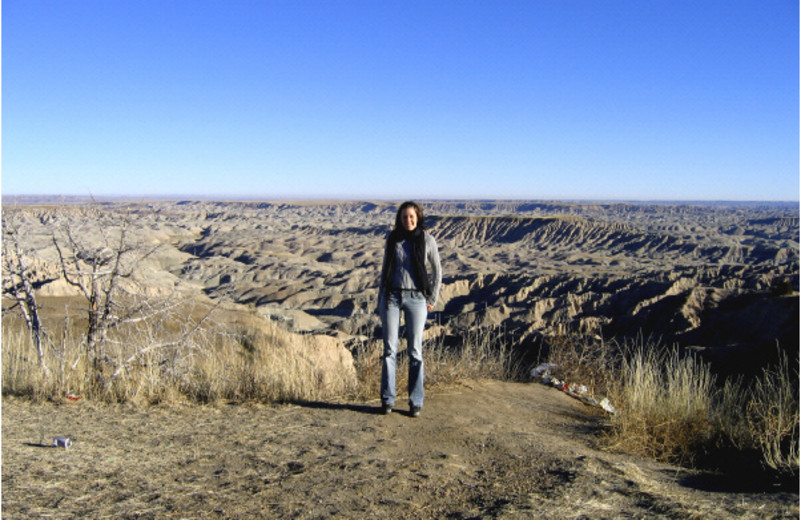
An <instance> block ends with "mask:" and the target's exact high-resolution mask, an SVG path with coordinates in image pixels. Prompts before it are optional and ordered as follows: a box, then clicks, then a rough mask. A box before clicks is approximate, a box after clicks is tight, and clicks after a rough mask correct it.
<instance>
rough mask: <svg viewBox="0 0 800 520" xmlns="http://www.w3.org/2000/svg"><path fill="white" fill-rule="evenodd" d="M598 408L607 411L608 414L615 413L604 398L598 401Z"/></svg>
mask: <svg viewBox="0 0 800 520" xmlns="http://www.w3.org/2000/svg"><path fill="white" fill-rule="evenodd" d="M600 408H602V409H603V410H605V411H607V412H608V413H617V410H616V408H614V407H613V406H612V405H611V402H610V401H609V400H608V397H604V398H603V400H602V401H600Z"/></svg>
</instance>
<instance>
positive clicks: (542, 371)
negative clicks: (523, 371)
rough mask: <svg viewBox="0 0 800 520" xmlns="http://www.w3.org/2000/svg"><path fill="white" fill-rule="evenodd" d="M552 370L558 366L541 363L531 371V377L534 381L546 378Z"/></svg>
mask: <svg viewBox="0 0 800 520" xmlns="http://www.w3.org/2000/svg"><path fill="white" fill-rule="evenodd" d="M554 368H558V365H556V364H554V363H542V364H541V365H539V366H538V367H536V368H533V369H531V377H532V378H534V379H535V378H537V377H545V376H548V375H549V374H550V371H551V370H552V369H554Z"/></svg>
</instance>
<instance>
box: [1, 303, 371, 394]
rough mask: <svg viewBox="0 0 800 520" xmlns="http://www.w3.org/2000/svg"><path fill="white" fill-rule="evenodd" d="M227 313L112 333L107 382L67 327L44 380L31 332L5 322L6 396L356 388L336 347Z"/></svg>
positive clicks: (50, 352)
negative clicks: (188, 325)
mask: <svg viewBox="0 0 800 520" xmlns="http://www.w3.org/2000/svg"><path fill="white" fill-rule="evenodd" d="M230 318H231V317H230V316H226V317H224V318H223V319H222V320H221V321H217V322H210V323H209V324H208V325H207V326H204V327H202V328H200V329H198V330H196V331H194V332H193V333H192V334H188V335H186V334H183V333H180V332H179V331H175V330H173V331H172V332H171V333H170V332H169V331H168V330H167V328H166V327H163V326H159V327H155V324H152V323H151V324H139V325H138V326H137V327H136V328H135V329H131V330H126V331H115V336H113V337H112V338H111V341H109V346H108V349H107V356H108V360H106V363H107V364H108V365H109V366H110V367H111V370H109V371H108V375H107V377H105V379H104V380H103V381H102V384H101V385H98V384H97V378H96V377H93V376H94V374H92V373H91V367H90V366H89V365H88V364H87V362H86V350H85V345H84V343H83V341H82V340H83V338H82V337H81V336H80V335H76V334H75V332H74V331H73V330H72V329H71V328H69V327H66V328H65V332H64V333H63V334H62V335H60V336H59V337H58V339H57V340H55V341H53V342H52V345H51V346H50V348H48V349H47V350H46V352H45V363H46V365H47V367H48V368H49V372H50V376H49V377H48V376H46V375H45V372H44V371H43V370H42V369H41V367H39V365H38V362H37V359H36V356H35V353H34V350H33V348H34V347H33V344H32V341H31V338H30V335H29V334H28V333H27V331H26V330H25V329H24V328H23V327H20V326H19V324H15V323H14V320H4V324H3V348H2V376H3V393H4V394H14V395H24V396H27V397H30V398H31V399H33V400H53V399H55V400H57V399H61V398H64V397H66V396H68V395H72V396H79V397H82V398H84V397H85V398H90V399H95V400H99V401H105V402H129V403H136V404H153V403H159V402H180V401H186V402H197V403H207V402H213V401H216V400H220V399H230V400H259V401H269V402H280V401H292V400H314V399H321V398H328V397H331V396H339V395H347V394H352V393H353V392H354V387H355V385H356V384H357V383H356V380H355V370H353V369H352V367H351V370H350V371H347V370H339V367H340V366H342V365H343V366H347V360H346V359H345V360H343V362H342V363H340V364H338V365H337V360H336V359H332V358H331V352H334V354H336V350H335V349H330V348H325V346H324V345H323V344H322V343H321V342H320V341H319V340H318V339H317V338H314V337H312V336H302V335H297V334H292V333H289V332H287V331H285V330H283V329H281V328H280V326H279V325H278V324H276V323H274V322H272V321H269V320H264V319H260V318H258V317H256V316H249V317H245V318H244V319H242V317H241V316H238V317H236V318H234V319H230ZM229 319H230V321H229ZM170 334H173V336H170ZM347 355H348V356H349V354H347Z"/></svg>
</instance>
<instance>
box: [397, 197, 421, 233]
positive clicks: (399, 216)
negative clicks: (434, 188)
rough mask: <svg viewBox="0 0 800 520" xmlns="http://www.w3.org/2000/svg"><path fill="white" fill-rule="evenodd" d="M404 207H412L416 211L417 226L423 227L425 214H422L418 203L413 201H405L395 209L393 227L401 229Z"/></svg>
mask: <svg viewBox="0 0 800 520" xmlns="http://www.w3.org/2000/svg"><path fill="white" fill-rule="evenodd" d="M406 208H413V209H414V211H415V212H416V213H417V227H418V228H419V229H422V230H424V229H425V215H423V214H422V208H421V207H420V205H419V204H417V203H416V202H413V201H410V200H409V201H406V202H404V203H402V204H400V208H398V210H397V216H395V218H394V228H395V229H403V227H402V226H403V223H402V222H401V219H402V215H403V211H404V210H405V209H406Z"/></svg>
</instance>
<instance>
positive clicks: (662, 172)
mask: <svg viewBox="0 0 800 520" xmlns="http://www.w3.org/2000/svg"><path fill="white" fill-rule="evenodd" d="M798 40H799V38H798V2H797V1H795V0H748V1H739V0H725V1H711V0H699V1H698V0H635V1H621V0H521V1H502V0H500V1H489V0H480V1H478V0H459V1H451V2H450V1H449V2H445V1H420V2H417V1H406V0H402V1H401V0H365V1H348V0H320V1H301V0H281V1H278V0H261V1H256V0H251V1H245V0H215V1H208V0H158V1H149V0H135V1H115V0H46V1H40V0H5V1H3V3H2V67H3V71H2V72H3V74H2V79H3V83H2V109H3V110H2V130H3V132H2V137H3V142H2V145H3V149H2V151H3V154H2V191H3V194H4V195H21V194H62V195H89V194H92V195H95V196H104V195H130V196H146V195H164V196H169V195H185V196H192V195H194V196H204V197H226V198H227V197H249V198H276V197H281V198H283V197H296V198H383V199H397V198H412V197H413V198H514V199H576V198H578V199H628V200H629V199H648V200H649V199H672V200H674V199H678V200H698V199H714V200H723V199H724V200H798V192H799V191H800V173H799V172H798V168H799V159H798V147H799V146H800V145H799V144H798V143H799V140H800V136H799V132H798V127H799V125H798V114H799V108H798V98H799V93H798V63H799V58H798Z"/></svg>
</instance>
